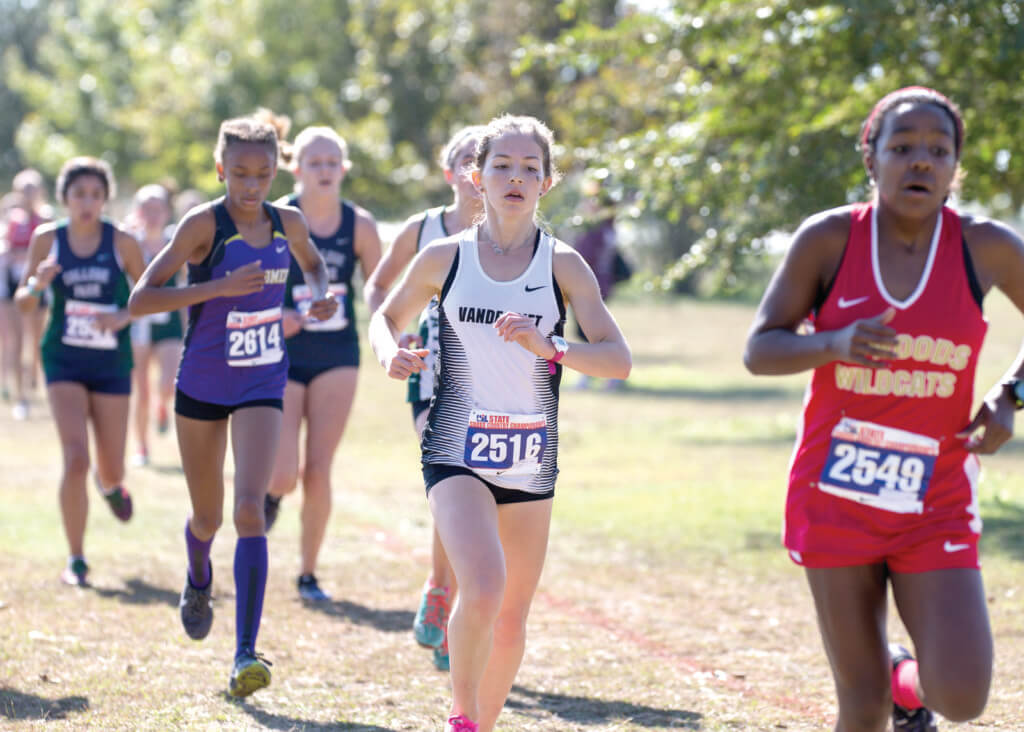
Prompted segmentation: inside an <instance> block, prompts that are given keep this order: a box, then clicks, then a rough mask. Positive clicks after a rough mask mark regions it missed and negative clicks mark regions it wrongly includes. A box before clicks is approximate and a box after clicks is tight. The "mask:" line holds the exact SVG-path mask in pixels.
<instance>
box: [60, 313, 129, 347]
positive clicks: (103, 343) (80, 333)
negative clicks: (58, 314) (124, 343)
mask: <svg viewBox="0 0 1024 732" xmlns="http://www.w3.org/2000/svg"><path fill="white" fill-rule="evenodd" d="M116 312H117V305H114V304H109V305H103V304H99V303H94V302H83V301H81V300H67V301H65V302H64V335H62V336H61V339H60V342H61V343H63V344H64V345H67V346H78V347H79V348H96V349H100V350H105V351H112V350H114V349H115V348H117V336H116V335H114V333H113V331H109V330H100V328H99V326H97V325H96V316H97V315H99V314H100V313H116Z"/></svg>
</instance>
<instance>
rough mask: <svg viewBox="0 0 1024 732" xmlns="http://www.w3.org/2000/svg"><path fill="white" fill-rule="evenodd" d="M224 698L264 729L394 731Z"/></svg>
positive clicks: (340, 731)
mask: <svg viewBox="0 0 1024 732" xmlns="http://www.w3.org/2000/svg"><path fill="white" fill-rule="evenodd" d="M224 698H225V699H227V700H228V701H230V702H232V703H234V704H237V705H238V706H239V707H241V708H242V711H244V712H245V713H246V714H248V715H249V716H250V717H252V718H253V719H254V720H255V721H256V722H258V723H259V725H260V726H261V727H264V728H266V729H283V730H307V729H323V730H338V732H395V731H394V730H393V729H392V728H390V727H378V726H377V725H375V724H359V723H358V722H313V721H310V720H307V719H297V718H295V717H287V716H285V715H283V714H273V713H271V712H268V711H266V710H264V709H259V708H257V707H254V706H252V705H251V704H249V703H248V702H246V701H245V700H244V699H235V698H234V697H232V696H230V695H228V694H227V693H225V694H224Z"/></svg>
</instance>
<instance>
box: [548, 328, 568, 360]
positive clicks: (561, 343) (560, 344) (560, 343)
mask: <svg viewBox="0 0 1024 732" xmlns="http://www.w3.org/2000/svg"><path fill="white" fill-rule="evenodd" d="M551 345H553V346H554V347H555V355H554V356H553V357H552V358H551V359H550V360H551V363H558V362H559V361H561V360H562V356H564V355H565V352H566V351H568V350H569V342H568V341H567V340H565V339H564V338H562V336H559V335H553V336H551Z"/></svg>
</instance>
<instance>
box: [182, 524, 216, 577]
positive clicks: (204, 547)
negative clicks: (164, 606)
mask: <svg viewBox="0 0 1024 732" xmlns="http://www.w3.org/2000/svg"><path fill="white" fill-rule="evenodd" d="M212 545H213V537H212V536H211V537H210V538H209V539H207V540H206V541H199V539H197V538H196V537H195V536H194V535H193V534H192V529H191V528H190V527H189V525H188V521H186V522H185V547H186V551H187V552H188V578H189V581H191V582H192V586H193V587H196V588H198V589H200V590H201V589H203V588H204V587H206V586H207V585H208V584H210V580H211V579H213V578H212V577H211V576H210V547H211V546H212Z"/></svg>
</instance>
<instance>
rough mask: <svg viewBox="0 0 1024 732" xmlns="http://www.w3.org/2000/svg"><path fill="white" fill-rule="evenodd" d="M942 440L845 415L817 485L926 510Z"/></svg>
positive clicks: (896, 507)
mask: <svg viewBox="0 0 1024 732" xmlns="http://www.w3.org/2000/svg"><path fill="white" fill-rule="evenodd" d="M938 455H939V441H938V440H936V439H933V438H931V437H926V436H925V435H919V434H916V433H914V432H907V431H906V430H900V429H896V428H894V427H886V426H885V425H880V424H874V423H872V422H863V421H860V420H856V419H850V418H849V417H843V418H842V419H841V420H839V424H837V425H836V426H835V429H833V430H832V442H831V444H830V445H829V449H828V458H827V459H826V460H825V468H824V469H823V470H822V472H821V479H820V480H819V482H818V488H820V489H821V490H823V491H824V492H826V493H831V494H833V495H836V496H840V497H841V498H847V499H849V500H851V501H856V502H858V503H863V504H866V505H868V506H872V507H874V508H879V509H882V510H883V511H892V512H893V513H922V512H923V511H924V496H925V494H926V493H927V492H928V483H929V482H930V481H931V478H932V472H933V471H934V470H935V460H936V458H938Z"/></svg>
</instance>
